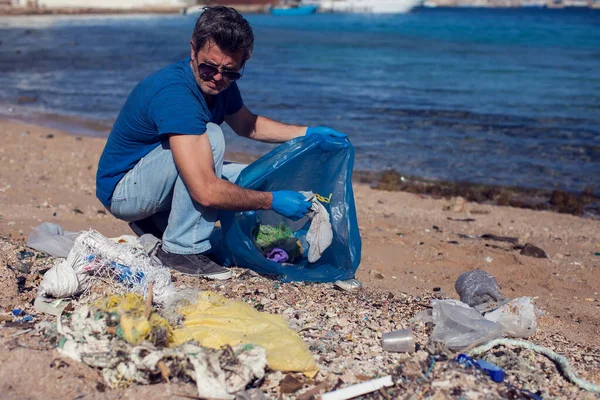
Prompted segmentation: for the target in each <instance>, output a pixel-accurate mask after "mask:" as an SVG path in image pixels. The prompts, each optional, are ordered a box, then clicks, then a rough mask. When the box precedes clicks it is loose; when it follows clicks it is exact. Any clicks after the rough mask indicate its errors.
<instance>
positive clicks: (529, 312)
mask: <svg viewBox="0 0 600 400" xmlns="http://www.w3.org/2000/svg"><path fill="white" fill-rule="evenodd" d="M485 319H487V320H488V321H493V322H497V323H499V324H500V325H502V327H503V329H504V333H506V334H508V335H510V336H513V337H523V338H526V337H529V336H531V335H533V334H534V333H535V330H536V328H537V317H536V312H535V306H534V303H533V299H532V298H531V297H519V298H517V299H513V300H511V301H509V302H508V303H506V304H504V305H503V306H502V307H500V308H498V309H496V310H494V311H492V312H489V313H487V314H485Z"/></svg>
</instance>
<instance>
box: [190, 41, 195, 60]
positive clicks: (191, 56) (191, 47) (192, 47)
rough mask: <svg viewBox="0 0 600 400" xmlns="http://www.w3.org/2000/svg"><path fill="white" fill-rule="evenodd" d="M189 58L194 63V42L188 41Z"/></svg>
mask: <svg viewBox="0 0 600 400" xmlns="http://www.w3.org/2000/svg"><path fill="white" fill-rule="evenodd" d="M190 58H191V59H192V60H193V61H196V50H195V46H194V41H193V40H190Z"/></svg>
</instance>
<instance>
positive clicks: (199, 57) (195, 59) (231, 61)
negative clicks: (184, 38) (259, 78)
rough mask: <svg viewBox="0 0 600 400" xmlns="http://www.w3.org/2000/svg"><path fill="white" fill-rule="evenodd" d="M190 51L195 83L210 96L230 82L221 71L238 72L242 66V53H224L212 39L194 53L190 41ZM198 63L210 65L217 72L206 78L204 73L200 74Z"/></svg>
mask: <svg viewBox="0 0 600 400" xmlns="http://www.w3.org/2000/svg"><path fill="white" fill-rule="evenodd" d="M191 51H192V62H191V64H192V65H191V66H192V70H193V71H194V77H195V78H196V83H197V84H198V86H199V87H200V90H202V92H203V93H205V94H208V95H211V96H214V95H217V94H219V93H221V92H222V91H223V90H225V89H227V87H228V86H229V85H230V84H231V82H232V81H231V80H228V79H225V78H224V77H223V72H225V71H228V72H240V70H241V69H242V67H243V56H242V54H226V53H224V52H222V51H221V49H220V48H219V46H217V45H216V44H215V43H214V42H212V41H208V42H207V43H206V44H205V45H204V46H203V47H202V48H201V49H199V50H198V52H197V53H196V54H194V53H195V51H194V45H193V43H192V44H191ZM199 64H207V65H210V66H212V67H214V68H216V69H218V73H217V74H216V75H214V76H211V77H208V78H207V77H206V75H201V73H200V70H199V67H198V65H199ZM201 67H203V66H201ZM204 68H206V67H204Z"/></svg>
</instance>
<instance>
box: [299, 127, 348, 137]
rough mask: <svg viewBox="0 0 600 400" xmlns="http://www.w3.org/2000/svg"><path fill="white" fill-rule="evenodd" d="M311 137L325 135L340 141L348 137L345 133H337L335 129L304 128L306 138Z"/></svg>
mask: <svg viewBox="0 0 600 400" xmlns="http://www.w3.org/2000/svg"><path fill="white" fill-rule="evenodd" d="M312 135H325V136H331V137H336V138H342V139H344V138H346V137H348V135H346V134H345V133H342V132H338V131H336V130H335V129H333V128H329V127H327V126H309V127H308V128H306V137H309V136H312Z"/></svg>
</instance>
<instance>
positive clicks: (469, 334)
mask: <svg viewBox="0 0 600 400" xmlns="http://www.w3.org/2000/svg"><path fill="white" fill-rule="evenodd" d="M432 304H433V311H432V316H433V324H434V328H433V332H432V333H431V340H432V341H435V342H442V343H444V344H445V345H446V346H447V347H448V348H449V349H450V350H462V349H464V348H465V347H468V346H472V345H478V344H481V343H485V342H487V341H489V340H492V339H497V338H499V337H501V336H502V326H501V325H500V324H498V323H496V322H492V321H488V320H487V319H485V318H484V317H483V315H481V314H480V313H479V312H478V311H477V310H475V309H474V308H471V307H469V306H468V305H467V304H465V303H462V302H460V301H458V300H433V301H432Z"/></svg>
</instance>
